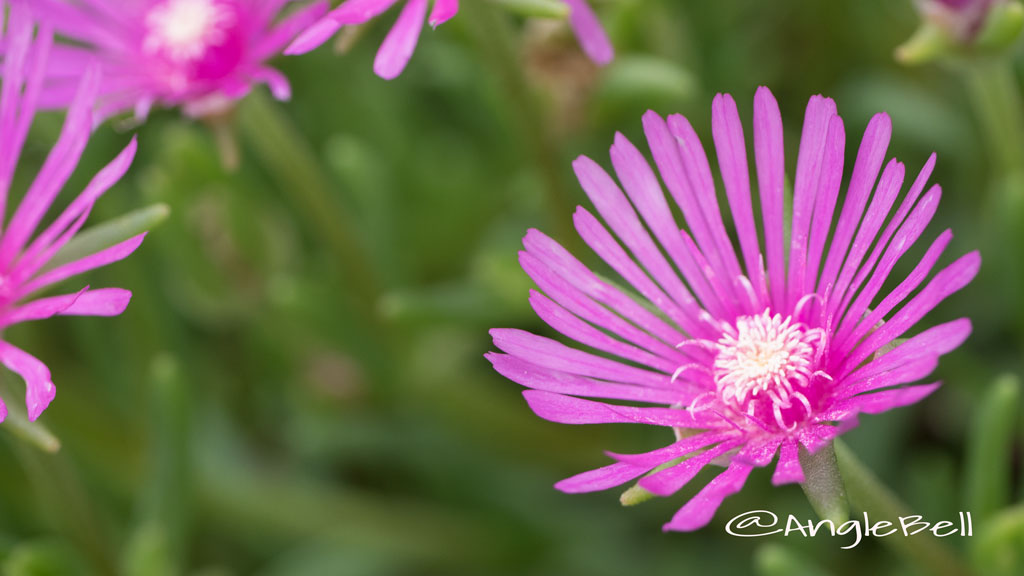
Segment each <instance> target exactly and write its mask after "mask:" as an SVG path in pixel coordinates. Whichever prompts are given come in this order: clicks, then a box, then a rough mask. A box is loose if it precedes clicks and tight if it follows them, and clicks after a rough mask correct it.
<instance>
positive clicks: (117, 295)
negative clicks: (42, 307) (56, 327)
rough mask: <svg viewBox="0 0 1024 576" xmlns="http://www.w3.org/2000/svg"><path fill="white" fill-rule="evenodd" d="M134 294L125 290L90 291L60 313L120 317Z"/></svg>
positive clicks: (63, 314)
mask: <svg viewBox="0 0 1024 576" xmlns="http://www.w3.org/2000/svg"><path fill="white" fill-rule="evenodd" d="M131 299H132V293H131V291H129V290H125V289H123V288H99V289H97V290H89V291H88V292H86V293H85V294H82V296H81V297H80V298H79V299H77V300H75V302H74V303H73V304H72V305H71V306H69V307H67V308H65V309H64V310H62V311H61V312H60V315H61V316H119V315H121V313H122V312H124V310H125V308H127V307H128V303H129V302H131Z"/></svg>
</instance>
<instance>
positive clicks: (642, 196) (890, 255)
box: [487, 88, 981, 531]
mask: <svg viewBox="0 0 1024 576" xmlns="http://www.w3.org/2000/svg"><path fill="white" fill-rule="evenodd" d="M643 125H644V130H645V133H646V135H647V141H648V143H649V145H650V148H651V153H652V155H653V157H654V161H655V163H656V165H657V167H658V170H659V172H660V174H661V178H662V180H663V181H664V183H665V185H666V186H667V187H668V190H669V192H670V194H671V197H672V199H674V200H675V207H674V208H673V207H671V206H670V204H669V202H668V201H667V200H666V198H665V195H664V193H663V191H662V188H661V185H660V184H659V182H658V178H657V176H656V175H655V172H654V171H652V170H651V168H650V166H649V164H648V163H647V161H646V160H645V159H644V156H643V155H642V154H641V152H640V151H639V150H637V148H635V147H634V146H633V145H632V144H631V143H630V142H629V141H628V140H627V139H626V138H625V137H624V136H622V135H621V134H617V135H616V137H615V144H614V145H613V146H612V148H611V157H612V165H613V166H614V168H615V173H616V174H617V176H618V179H619V181H620V182H621V184H622V188H623V189H625V194H623V191H622V189H620V188H619V185H617V184H616V182H615V181H614V180H613V179H612V178H611V177H610V176H609V175H608V174H607V173H606V172H605V171H604V170H603V169H602V168H601V167H600V166H598V165H597V164H596V163H595V162H594V161H592V160H590V159H589V158H586V157H580V158H578V159H577V160H576V162H575V163H574V164H573V166H574V168H575V169H576V175H577V177H578V178H579V180H580V183H581V184H582V186H583V189H584V190H585V191H586V192H587V195H588V196H589V197H590V199H591V201H592V202H593V203H594V205H595V206H596V207H597V211H598V212H599V213H600V215H601V216H602V217H603V219H604V221H605V224H602V223H601V222H600V221H599V220H598V219H597V218H596V217H595V216H594V215H592V214H591V213H590V212H589V211H587V210H586V209H585V208H582V207H580V208H578V209H577V211H576V214H575V217H574V221H575V224H576V230H577V231H578V232H579V233H580V235H581V236H582V237H583V239H584V241H585V242H586V243H587V244H588V245H589V246H590V247H591V248H592V249H593V250H594V251H595V252H597V254H598V255H599V256H600V257H601V258H602V259H603V260H604V261H605V262H606V263H607V264H608V265H609V266H610V267H611V268H612V269H614V270H615V271H616V272H617V273H618V274H619V275H621V276H622V278H623V279H624V280H625V282H626V283H627V284H628V285H629V286H631V287H632V288H633V289H634V290H635V291H636V292H637V295H634V296H631V295H630V294H629V293H627V292H626V291H624V290H623V289H620V288H618V287H617V286H616V285H615V284H612V283H610V282H608V281H606V280H604V279H602V278H601V277H600V276H598V275H596V274H595V273H593V272H591V271H590V270H589V269H588V268H587V267H585V266H584V265H583V264H582V263H580V261H579V260H577V259H576V258H574V257H573V256H572V255H571V254H569V253H568V252H567V251H566V250H565V249H564V248H562V247H561V246H559V245H558V244H557V243H555V242H554V241H553V240H551V239H550V238H548V237H547V236H545V235H544V234H542V233H540V232H538V231H536V230H531V231H530V232H529V233H528V234H527V235H526V237H525V239H524V241H523V243H524V246H525V248H526V250H525V251H523V252H520V263H521V264H522V266H523V269H524V270H525V271H526V273H527V274H529V275H530V277H531V278H532V279H533V280H534V281H535V282H536V283H537V285H538V287H539V288H540V289H541V290H542V291H543V293H541V292H537V291H535V292H532V293H531V296H530V302H531V303H532V305H533V307H534V310H536V312H537V314H538V315H539V316H540V317H541V318H543V319H544V321H545V322H547V323H548V325H550V326H551V327H552V328H554V329H555V330H556V331H558V332H561V333H562V334H563V335H565V336H566V337H568V338H571V339H573V340H576V341H577V342H578V343H579V344H581V345H583V346H585V347H588V348H589V349H591V350H593V351H586V350H582V349H579V348H574V347H570V346H566V345H564V344H562V343H559V342H557V341H555V340H552V339H549V338H545V337H542V336H536V335H534V334H530V333H528V332H523V331H521V330H511V329H496V330H493V331H492V332H491V335H492V336H493V338H494V344H495V345H496V346H497V347H498V348H500V349H501V350H502V352H504V353H503V354H501V353H490V354H488V355H487V357H488V359H489V360H490V361H491V363H492V364H493V365H494V367H495V369H497V371H498V372H500V373H501V374H503V375H504V376H506V377H507V378H509V379H511V380H514V381H515V382H517V383H519V384H522V385H523V386H526V387H527V388H530V390H527V391H525V392H524V393H523V394H524V396H525V397H526V400H527V402H528V403H529V405H530V407H531V408H532V409H533V411H534V412H536V413H537V414H538V415H539V416H540V417H542V418H545V419H547V420H551V421H554V422H561V423H566V424H598V423H610V422H631V423H643V424H653V425H656V426H664V427H667V428H671V429H674V430H675V431H676V432H677V436H676V437H677V441H676V442H674V443H672V444H670V445H668V446H665V447H663V448H660V449H658V450H654V451H653V452H648V453H646V454H629V455H624V454H610V456H611V457H612V458H613V459H614V460H616V462H615V463H614V464H611V465H609V466H605V467H603V468H599V469H597V470H593V471H590V472H585V473H583V474H579V475H577V476H573V477H572V478H568V479H566V480H563V481H561V482H559V483H558V484H556V485H555V486H556V488H558V489H560V490H562V491H565V492H589V491H593V490H602V489H606V488H611V487H613V486H617V485H619V484H622V483H624V482H627V481H630V480H633V479H634V478H638V477H641V476H643V477H642V478H641V479H640V480H639V485H640V486H641V487H643V488H645V489H647V490H649V491H650V492H653V493H654V494H657V495H662V496H667V495H669V494H672V493H674V492H676V491H677V490H679V489H680V488H682V487H683V486H684V485H685V484H686V483H687V482H689V481H690V480H691V479H692V478H693V477H694V476H695V475H696V474H697V473H698V472H699V471H700V470H701V469H702V468H704V467H705V466H706V465H707V464H709V463H711V462H713V461H715V462H720V461H723V460H724V461H725V462H727V467H726V469H725V471H724V472H722V473H721V474H719V475H718V476H717V477H716V478H715V479H713V480H712V481H711V482H710V483H709V484H707V485H706V486H705V487H704V488H703V489H702V490H701V491H700V492H699V493H698V494H697V496H696V497H694V498H693V499H692V500H690V501H689V502H688V503H687V504H686V505H685V506H683V508H682V509H681V510H679V512H678V513H677V514H676V515H675V517H673V518H672V520H671V521H670V522H669V523H668V524H666V525H665V529H666V530H682V531H688V530H695V529H698V528H701V527H702V526H704V525H706V524H707V523H708V522H709V521H710V519H711V517H712V516H713V515H714V512H715V510H716V509H717V508H718V506H719V505H720V504H721V502H722V500H723V499H724V498H725V497H726V496H728V495H730V494H733V493H735V492H737V491H739V490H740V489H741V488H742V486H743V484H744V482H745V481H746V478H747V475H748V474H749V473H750V471H751V469H752V468H753V467H755V466H766V465H768V464H769V463H770V462H771V460H772V459H773V458H774V457H775V454H776V453H777V454H778V460H777V463H776V465H775V474H774V477H773V478H772V482H773V483H774V484H783V483H787V482H802V481H803V479H804V475H803V472H802V470H801V467H800V461H799V459H798V457H797V455H798V451H799V448H800V446H803V447H804V448H806V449H807V450H808V451H809V452H812V453H813V452H815V451H816V450H818V449H819V448H821V447H822V446H824V445H826V444H827V443H829V442H830V441H831V440H832V439H833V438H834V437H836V436H837V435H839V434H841V433H843V432H844V431H846V430H848V429H850V428H851V427H853V426H855V425H856V424H857V416H858V414H859V413H861V412H864V413H869V414H874V413H878V412H883V411H886V410H890V409H892V408H896V407H899V406H904V405H907V404H911V403H914V402H917V401H918V400H920V399H922V398H924V397H925V396H927V395H928V394H929V393H931V392H932V391H934V390H935V389H936V387H938V386H939V383H938V382H936V383H932V384H925V385H913V386H902V385H904V384H909V383H912V382H915V381H917V380H920V379H921V378H924V377H925V376H927V375H928V374H929V373H930V372H931V371H932V370H933V369H934V368H935V367H936V365H937V363H938V358H939V356H941V355H942V354H945V353H947V352H949V351H951V350H953V349H954V348H956V347H957V346H959V345H960V344H961V343H962V342H963V341H964V339H965V338H967V336H968V334H969V333H970V330H971V324H970V322H969V321H968V320H967V319H959V320H954V321H952V322H948V323H946V324H941V325H939V326H935V327H932V328H928V329H926V330H923V331H921V332H920V333H918V334H916V335H915V336H912V337H910V338H909V339H908V340H906V341H904V342H902V343H899V344H898V345H896V346H895V347H894V348H892V349H887V347H888V346H890V345H892V344H896V343H897V342H896V339H897V338H900V337H902V336H903V335H904V334H906V332H907V331H908V330H910V329H911V328H912V327H913V326H914V325H915V324H916V323H917V322H918V321H919V320H921V318H922V317H923V316H924V315H925V314H926V313H928V312H929V311H930V310H932V308H934V307H935V306H936V305H937V304H938V303H939V302H941V301H942V300H943V299H944V298H946V297H947V296H949V295H950V294H952V293H954V292H956V291H957V290H959V289H961V288H963V287H964V286H965V285H966V284H967V283H968V282H970V281H971V279H973V278H974V276H975V274H976V273H977V271H978V267H979V266H980V263H981V260H980V257H979V255H978V253H977V252H972V253H970V254H967V255H966V256H963V257H961V258H959V259H958V260H956V261H955V262H953V263H952V264H950V265H949V266H947V267H946V268H944V269H942V270H941V271H939V272H938V273H936V274H934V276H932V278H931V280H930V281H928V282H927V283H925V280H926V278H927V277H928V276H930V275H931V272H932V270H933V268H934V267H935V264H936V262H937V261H938V259H939V257H940V256H941V254H942V252H943V250H944V249H945V248H946V246H947V245H948V244H949V242H950V239H951V238H952V234H951V233H950V232H949V231H948V230H947V231H945V232H943V233H942V234H940V235H939V236H938V238H936V239H935V240H934V242H932V244H931V246H930V247H929V248H928V250H927V252H926V253H925V254H924V256H923V257H922V258H921V260H920V261H919V262H918V263H917V265H916V266H915V267H914V269H913V271H912V272H910V274H909V275H907V276H906V278H904V279H903V280H902V281H901V282H900V283H899V284H898V285H897V286H896V287H895V288H894V289H892V290H891V291H890V292H887V293H884V295H883V296H882V297H881V298H879V295H880V294H883V292H882V288H883V285H884V284H885V282H886V280H887V279H888V277H889V274H890V273H891V271H892V270H893V267H894V266H895V265H896V263H897V261H898V260H899V259H900V258H901V257H902V256H903V255H904V254H905V253H906V252H907V250H909V249H910V247H911V246H912V245H913V244H914V242H915V241H916V240H917V239H918V237H920V236H921V234H922V233H923V232H924V228H925V226H926V225H927V224H928V222H929V221H930V220H931V218H932V215H933V214H934V213H935V209H936V207H937V205H938V203H939V196H940V189H939V187H938V186H937V185H934V186H931V187H930V188H928V190H927V191H925V187H926V183H927V180H928V177H929V176H930V174H931V172H932V168H933V166H934V165H935V156H934V155H932V157H931V158H929V160H928V162H927V163H926V164H925V166H924V168H923V169H922V170H921V173H920V174H919V175H918V177H917V178H916V179H915V180H914V182H913V184H912V185H911V186H910V189H909V191H908V192H907V194H906V195H905V196H904V198H903V200H902V201H901V202H900V203H899V205H898V208H896V210H895V212H893V210H892V209H893V207H894V206H896V200H897V197H898V196H899V192H900V189H901V187H902V186H903V184H904V167H903V164H901V163H899V162H897V161H896V160H891V161H889V162H888V164H887V165H886V166H885V169H884V170H883V171H882V174H881V178H878V175H879V171H880V169H881V168H882V163H883V159H884V156H885V152H886V148H887V147H888V143H889V136H890V133H891V124H890V121H889V117H888V116H886V115H885V114H879V115H877V116H875V117H874V118H873V119H872V120H871V122H870V124H869V125H868V128H867V131H866V133H865V135H864V138H863V140H862V142H861V146H860V151H859V153H858V155H857V161H856V164H855V166H854V168H853V174H852V176H851V180H850V184H849V187H848V188H847V190H846V194H845V200H844V201H843V206H842V209H841V210H840V211H838V219H835V218H833V216H834V215H836V213H837V211H836V208H837V201H838V198H839V189H840V184H841V181H842V176H843V158H844V156H843V155H844V147H845V142H846V139H845V133H844V129H843V121H842V119H841V118H840V117H839V116H838V115H837V114H836V107H835V103H834V102H833V101H832V100H830V99H827V98H823V97H821V96H815V97H813V98H811V100H810V103H809V104H808V106H807V113H806V117H805V120H804V127H803V136H802V138H801V142H800V153H799V157H798V159H797V165H796V179H795V187H794V198H793V210H792V214H791V216H792V219H791V230H790V233H789V234H787V233H786V232H785V224H784V222H785V221H786V218H785V217H784V215H783V189H784V186H785V178H786V176H785V165H784V159H783V151H784V147H783V142H782V136H783V131H782V118H781V116H780V114H779V109H778V105H777V104H776V102H775V99H774V97H773V96H772V94H771V93H770V92H769V91H768V89H766V88H761V89H759V90H758V92H757V96H756V97H755V100H754V123H753V126H754V152H755V160H756V168H757V178H758V189H759V191H760V206H761V215H762V230H763V231H764V234H763V236H762V235H761V234H759V233H758V227H757V225H756V224H755V218H754V210H753V204H752V199H751V186H750V177H749V171H748V164H747V152H746V150H747V148H746V141H745V139H744V135H743V128H742V125H741V123H740V118H739V114H738V112H737V109H736V104H735V103H734V102H733V99H732V98H731V97H730V96H728V95H721V94H720V95H718V96H717V97H716V98H715V100H714V104H713V106H712V133H713V136H714V142H715V151H716V152H717V156H718V159H719V165H720V168H721V175H722V181H723V183H724V185H725V193H726V197H727V199H728V203H729V209H730V211H731V213H732V221H733V223H734V225H735V231H736V236H737V237H738V240H739V250H738V251H737V249H736V247H735V246H734V243H733V241H732V240H731V239H730V236H729V232H727V228H726V222H725V220H724V218H723V216H722V212H721V210H720V207H719V204H718V200H717V197H716V193H715V186H714V180H713V176H712V173H711V169H710V167H709V165H708V159H707V156H706V155H705V153H704V149H703V147H702V146H701V143H700V141H699V140H698V138H697V134H696V132H694V130H693V128H692V127H691V126H690V124H689V122H688V121H687V120H686V118H684V117H682V116H679V115H674V116H670V117H669V118H668V121H667V122H666V121H665V120H663V119H662V118H661V117H660V116H659V115H657V114H655V113H654V112H648V113H647V114H646V115H645V116H644V119H643ZM876 179H878V182H877V185H876ZM872 189H874V193H872ZM674 209H678V210H679V211H680V212H681V213H682V215H683V216H684V218H685V219H686V223H687V228H688V230H682V231H681V230H680V228H679V226H678V224H677V223H676V221H675V219H674V218H673V216H672V211H673V210H674ZM606 226H608V227H610V228H611V230H610V231H609V229H608V228H606ZM830 231H831V241H828V239H829V235H830ZM787 237H788V240H787ZM787 243H788V249H787ZM826 248H827V249H826ZM922 285H923V286H924V287H923V288H921V286H922ZM919 288H920V289H919ZM915 292H916V293H915ZM594 351H596V352H597V353H595V352H594ZM612 357H615V358H614V359H613V358H612ZM583 397H589V398H594V399H596V400H586V399H583ZM609 400H611V401H619V402H627V403H629V404H619V403H611V402H608V401H609ZM638 403H639V404H641V406H637V405H636V404H638ZM642 404H654V405H655V406H643V405H642ZM683 456H689V458H688V459H685V460H682V461H681V462H674V461H676V460H677V459H679V458H681V457H683ZM662 465H667V467H666V468H664V469H662V470H660V471H657V472H653V473H651V474H648V473H649V472H652V471H653V470H654V469H655V468H657V467H659V466H662Z"/></svg>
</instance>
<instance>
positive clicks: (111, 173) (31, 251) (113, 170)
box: [18, 137, 138, 269]
mask: <svg viewBox="0 0 1024 576" xmlns="http://www.w3.org/2000/svg"><path fill="white" fill-rule="evenodd" d="M137 149H138V141H137V139H136V138H134V137H133V138H132V140H131V142H129V144H128V146H126V147H125V148H124V150H122V151H121V153H120V154H118V155H117V157H116V158H114V159H113V160H112V161H111V162H110V163H109V164H107V165H106V166H104V167H103V169H101V170H100V171H99V172H97V173H96V175H95V176H94V177H93V179H92V180H91V181H90V182H89V184H88V185H87V186H86V187H85V190H83V191H82V193H81V194H79V195H78V197H77V198H75V199H74V201H72V202H71V204H70V205H68V207H67V208H66V209H65V210H64V211H63V212H62V213H61V214H60V216H58V217H57V219H56V220H54V221H53V223H52V224H50V225H49V226H48V227H47V228H46V230H44V231H43V232H42V233H41V234H39V235H38V236H37V237H36V238H35V240H33V241H32V244H31V245H30V246H29V247H28V249H26V251H25V254H24V255H23V256H22V258H21V261H20V262H19V263H18V267H19V268H21V267H22V266H24V265H25V263H26V262H30V261H32V260H33V259H35V257H36V256H37V255H40V256H41V257H40V258H39V260H42V261H37V262H36V263H35V266H34V268H35V269H38V267H39V266H42V264H44V263H45V261H46V260H48V259H49V257H50V256H52V254H53V248H57V249H59V248H60V246H52V245H51V244H52V243H53V242H54V240H56V239H57V237H58V236H60V235H61V234H63V233H64V232H65V231H66V230H67V229H68V226H70V225H71V224H72V223H73V222H74V221H75V220H76V219H77V218H79V217H80V216H81V215H82V214H83V213H85V212H86V211H88V210H89V209H90V207H91V206H92V204H93V203H94V202H96V200H97V199H98V198H99V197H100V196H102V195H103V194H104V193H105V192H106V191H107V190H109V189H110V187H111V186H113V185H114V184H116V183H117V182H119V181H120V180H121V178H122V177H123V176H124V174H125V173H126V172H127V171H128V168H129V167H130V166H131V164H132V161H133V160H134V159H135V152H136V150H137Z"/></svg>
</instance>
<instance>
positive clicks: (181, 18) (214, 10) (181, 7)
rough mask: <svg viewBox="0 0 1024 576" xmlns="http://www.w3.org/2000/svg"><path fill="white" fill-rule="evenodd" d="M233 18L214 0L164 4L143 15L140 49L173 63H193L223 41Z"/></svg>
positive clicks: (181, 1)
mask: <svg viewBox="0 0 1024 576" xmlns="http://www.w3.org/2000/svg"><path fill="white" fill-rule="evenodd" d="M234 23H235V14H234V12H233V11H232V10H231V9H230V8H228V7H227V6H225V5H223V4H220V3H218V2H217V1H216V0H167V1H166V2H163V3H161V4H157V5H156V6H154V7H153V8H152V9H151V10H150V11H149V13H148V14H146V37H145V40H144V41H143V44H142V48H143V50H145V51H146V52H147V53H149V54H161V55H162V56H164V57H165V58H167V59H169V60H172V61H174V62H177V63H186V62H193V61H195V60H197V59H199V58H201V57H202V56H203V55H204V54H205V52H206V50H207V49H208V48H210V47H212V46H219V45H221V44H223V43H224V42H225V41H226V40H227V36H228V28H230V27H231V26H232V25H233V24H234Z"/></svg>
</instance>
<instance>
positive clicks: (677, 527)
mask: <svg viewBox="0 0 1024 576" xmlns="http://www.w3.org/2000/svg"><path fill="white" fill-rule="evenodd" d="M752 469H753V468H752V467H750V466H748V465H746V464H741V463H739V462H733V463H732V464H730V465H729V468H727V469H726V470H725V472H722V473H721V474H719V475H718V476H716V477H715V479H714V480H712V481H711V482H709V483H708V485H707V486H705V487H704V489H702V490H701V491H700V492H698V493H697V495H696V496H694V497H693V499H692V500H690V501H689V502H687V503H686V505H685V506H683V507H682V508H681V509H680V510H679V511H678V512H676V515H675V516H673V517H672V520H671V521H670V522H669V523H668V524H665V526H664V527H663V528H662V529H663V530H664V531H666V532H669V531H677V532H692V531H694V530H698V529H700V528H703V527H704V526H707V524H708V522H711V518H712V517H713V516H714V515H715V511H717V510H718V507H719V506H721V505H722V501H723V500H725V499H726V497H728V496H731V495H733V494H735V493H736V492H739V491H740V489H741V488H743V485H744V484H745V483H746V481H747V476H749V475H750V471H751V470H752Z"/></svg>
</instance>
